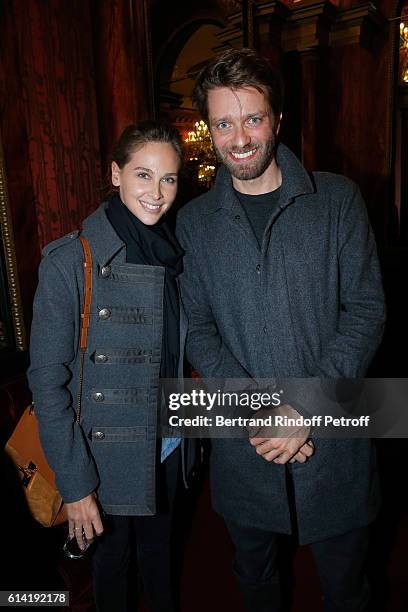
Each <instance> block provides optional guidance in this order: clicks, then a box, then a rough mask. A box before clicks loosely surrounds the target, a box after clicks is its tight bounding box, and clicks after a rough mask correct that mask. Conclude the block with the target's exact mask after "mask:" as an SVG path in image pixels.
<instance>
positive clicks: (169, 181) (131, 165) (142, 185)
mask: <svg viewBox="0 0 408 612" xmlns="http://www.w3.org/2000/svg"><path fill="white" fill-rule="evenodd" d="M179 167H180V161H179V157H178V155H177V153H176V151H175V149H174V147H173V145H171V144H170V143H167V142H147V143H146V144H144V145H143V146H141V147H140V148H138V149H136V150H135V151H134V152H133V153H132V156H131V158H130V160H129V161H128V163H127V164H125V165H124V166H123V168H119V166H118V165H117V163H116V162H112V183H113V185H114V186H115V187H119V193H120V197H121V199H122V202H123V203H124V204H125V205H126V206H127V207H128V209H129V210H130V212H132V213H133V214H134V215H135V216H136V217H137V218H138V219H139V221H141V222H142V223H144V224H145V225H154V224H155V223H157V221H158V220H159V219H160V217H161V216H162V215H164V213H165V212H167V211H168V210H169V208H170V206H171V205H172V204H173V202H174V199H175V197H176V194H177V175H178V171H179Z"/></svg>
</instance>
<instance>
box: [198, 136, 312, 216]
mask: <svg viewBox="0 0 408 612" xmlns="http://www.w3.org/2000/svg"><path fill="white" fill-rule="evenodd" d="M276 161H277V163H278V166H279V167H280V169H281V172H282V188H281V194H280V199H279V206H280V207H281V208H285V207H286V206H287V205H288V204H290V203H291V202H293V200H294V199H295V198H296V197H298V196H301V195H304V194H307V193H314V192H315V187H314V185H313V182H312V180H311V178H310V176H309V173H308V172H307V171H306V170H305V168H304V167H303V166H302V164H301V163H300V161H299V160H298V158H297V157H296V155H294V153H292V151H291V150H290V149H289V148H288V147H287V146H285V145H284V144H282V143H280V144H279V145H278V146H277V149H276ZM236 203H237V197H236V195H235V192H234V189H233V187H232V180H231V175H230V173H229V172H228V170H227V168H226V167H225V166H221V168H220V170H219V171H218V174H217V178H216V181H215V186H214V194H213V197H212V199H211V203H210V205H209V207H208V209H207V212H208V213H212V212H215V211H216V210H218V209H220V208H226V209H232V208H233V207H234V206H235V205H236Z"/></svg>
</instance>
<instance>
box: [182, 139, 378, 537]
mask: <svg viewBox="0 0 408 612" xmlns="http://www.w3.org/2000/svg"><path fill="white" fill-rule="evenodd" d="M277 162H278V165H279V167H280V169H281V172H282V177H283V181H282V187H281V190H280V200H279V206H278V208H277V210H276V211H274V213H273V214H272V216H271V218H270V219H269V222H268V225H267V227H266V229H265V233H264V237H263V243H262V248H261V249H260V248H259V246H258V243H257V240H256V238H255V235H254V233H253V231H252V228H251V226H250V224H249V221H248V220H247V217H246V214H245V212H244V210H243V209H242V207H241V205H240V202H239V200H238V198H237V197H236V195H235V193H234V190H233V188H232V183H231V177H230V175H229V173H228V171H227V170H226V169H225V167H221V169H220V171H219V173H218V176H217V179H216V184H215V186H214V188H213V189H211V190H210V191H209V192H208V193H206V194H204V195H202V196H200V197H199V198H197V199H195V200H193V201H192V202H190V203H189V204H188V205H186V206H185V207H184V208H183V209H182V210H181V211H180V213H179V216H178V225H177V228H178V229H177V234H178V238H179V241H180V243H181V245H182V246H183V248H184V249H185V252H186V253H185V259H184V272H183V275H182V277H181V280H180V286H181V295H182V300H183V305H184V308H185V311H186V314H187V317H188V324H189V330H188V335H187V344H186V349H187V357H188V359H189V361H190V362H191V364H192V365H193V366H194V368H195V369H196V370H197V371H198V373H199V374H200V375H201V376H202V377H207V378H241V377H244V378H251V377H253V378H257V379H258V378H276V377H351V378H352V377H361V376H364V374H365V372H366V369H367V367H368V365H369V364H370V361H371V360H372V358H373V356H374V353H375V351H376V349H377V347H378V345H379V342H380V340H381V337H382V333H383V325H384V320H385V307H384V296H383V290H382V283H381V276H380V271H379V265H378V261H377V254H376V247H375V242H374V238H373V233H372V230H371V228H370V225H369V222H368V218H367V214H366V210H365V206H364V203H363V201H362V198H361V195H360V192H359V190H358V188H357V187H356V185H355V184H353V183H352V182H351V181H350V180H348V179H346V178H344V177H342V176H337V175H334V174H330V173H323V172H322V173H320V172H319V173H313V174H309V173H308V172H306V170H305V169H304V168H303V166H302V165H301V163H300V162H299V160H298V159H297V158H296V157H295V155H294V154H293V153H292V152H291V151H290V150H289V149H288V148H287V147H285V146H284V145H283V144H279V145H278V148H277ZM300 403H302V401H301V402H300ZM304 408H305V409H306V410H305V412H306V414H307V413H308V412H309V410H310V412H313V406H311V405H310V406H307V402H306V405H304ZM315 447H316V451H315V454H314V456H313V457H312V458H311V459H310V460H308V461H307V462H306V463H304V464H300V463H295V464H293V467H292V474H293V484H294V495H295V501H296V514H297V523H298V525H297V527H298V531H299V538H300V542H302V543H310V542H314V541H318V540H321V539H325V538H328V537H331V536H334V535H338V534H341V533H344V532H346V531H348V530H350V529H353V528H357V527H360V526H363V525H367V524H368V523H369V522H370V521H371V520H372V519H373V518H374V516H375V513H376V511H377V507H378V488H377V479H376V472H375V455H374V450H373V447H372V444H371V442H370V441H369V440H356V439H354V440H352V439H342V440H333V439H332V440H327V439H326V440H323V439H316V440H315ZM211 487H212V497H213V504H214V508H215V510H216V511H218V512H219V513H220V514H222V515H223V516H224V517H225V518H227V519H229V520H233V521H235V522H238V523H241V524H245V525H248V526H253V527H258V528H261V529H269V530H273V531H276V532H280V533H291V531H292V527H293V526H292V524H291V520H290V513H289V504H288V491H287V485H286V478H285V467H284V466H281V465H278V464H274V463H273V462H271V463H270V462H267V461H265V460H264V459H263V458H262V457H260V456H258V455H257V454H256V452H255V449H254V448H253V447H252V446H251V445H250V444H249V443H248V441H247V440H245V439H244V440H243V439H228V440H227V439H216V440H213V441H212V454H211Z"/></svg>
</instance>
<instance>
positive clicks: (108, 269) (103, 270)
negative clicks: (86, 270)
mask: <svg viewBox="0 0 408 612" xmlns="http://www.w3.org/2000/svg"><path fill="white" fill-rule="evenodd" d="M111 271H112V270H111V267H110V266H103V268H101V276H102V277H103V278H108V276H110V275H111Z"/></svg>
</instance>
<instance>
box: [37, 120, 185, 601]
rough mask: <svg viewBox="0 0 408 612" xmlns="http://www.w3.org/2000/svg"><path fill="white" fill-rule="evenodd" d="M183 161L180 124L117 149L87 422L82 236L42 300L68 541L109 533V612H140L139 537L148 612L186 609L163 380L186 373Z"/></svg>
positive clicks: (101, 592)
mask: <svg viewBox="0 0 408 612" xmlns="http://www.w3.org/2000/svg"><path fill="white" fill-rule="evenodd" d="M181 160H182V151H181V146H180V139H179V136H178V133H177V131H176V130H175V129H174V128H171V127H169V126H163V125H160V124H155V123H150V122H145V123H139V124H137V125H131V126H128V127H127V128H126V129H125V130H124V132H123V134H122V135H121V137H120V139H119V142H118V144H117V146H116V148H115V151H114V154H113V162H112V183H113V185H114V187H116V188H117V191H116V192H115V193H114V194H113V195H112V197H111V198H110V199H109V201H108V202H105V203H103V204H102V205H101V206H100V207H99V208H98V209H97V210H96V211H95V212H94V213H93V214H91V215H90V216H89V217H88V218H87V219H86V220H85V221H84V223H83V230H82V232H81V233H82V235H83V236H84V237H85V238H86V239H87V241H88V243H89V246H90V249H91V253H92V258H93V265H92V306H91V319H90V328H89V333H88V343H87V350H86V354H85V356H84V362H83V383H82V394H81V398H82V399H81V417H80V424H78V423H75V411H76V395H77V390H78V383H79V382H80V381H79V380H78V378H79V370H80V366H79V362H80V351H79V349H78V347H79V334H80V321H81V312H82V308H83V290H84V274H83V260H84V255H83V249H82V245H81V242H80V240H79V235H80V232H78V231H77V232H73V233H71V234H69V235H68V236H65V237H64V238H61V239H59V240H57V241H55V242H53V243H51V244H49V245H48V246H47V247H46V248H45V249H44V252H43V255H44V257H43V260H42V262H41V266H40V273H39V285H38V289H37V293H36V297H35V302H34V318H33V326H32V336H31V366H30V370H29V381H30V386H31V389H32V392H33V399H34V402H35V405H36V413H37V416H38V419H39V423H40V434H41V440H42V443H43V446H44V449H45V452H46V454H47V457H48V460H49V462H50V465H51V466H52V468H53V469H54V471H55V473H56V479H57V486H58V488H59V491H60V492H61V495H62V497H63V499H64V501H65V503H66V507H67V511H68V519H69V533H70V536H72V537H75V538H76V540H77V542H78V545H79V546H80V547H81V548H82V549H83V548H84V545H85V543H86V542H90V541H92V540H93V538H94V536H95V534H96V535H97V536H100V537H98V539H97V545H96V546H95V549H94V551H93V555H92V556H93V580H94V591H95V599H96V603H97V608H98V610H106V611H109V612H112V610H115V612H121V611H122V610H123V611H125V610H127V609H128V607H127V606H128V602H127V596H128V593H127V591H128V588H127V569H128V563H129V554H130V543H131V540H134V542H135V544H136V549H137V559H138V566H139V571H140V574H141V577H142V580H143V583H144V589H145V593H146V598H147V602H148V606H149V610H150V611H151V612H161V611H163V612H164V611H165V612H170V611H172V610H174V604H173V601H172V595H171V588H170V556H169V540H170V517H171V508H172V506H173V501H174V495H175V490H176V484H177V472H178V465H179V458H180V449H181V448H182V450H183V452H184V450H185V449H184V445H181V444H180V440H178V439H163V440H161V439H157V431H156V429H157V406H158V381H159V377H161V378H175V377H177V375H178V374H180V373H181V372H182V366H180V363H181V361H182V355H181V354H180V348H179V347H180V346H182V345H183V341H184V337H185V328H184V322H181V324H180V318H179V301H178V290H177V284H176V277H177V275H178V274H179V273H180V271H181V269H182V251H181V249H180V247H179V245H178V243H177V241H176V239H175V238H174V236H173V234H172V232H171V231H170V229H169V227H168V225H167V223H166V220H165V217H164V215H165V214H166V212H167V211H168V210H169V209H170V207H171V205H172V204H173V202H174V199H175V197H176V193H177V178H178V172H179V169H180V165H181ZM180 327H181V330H180ZM180 338H181V342H180ZM101 509H102V510H103V512H101Z"/></svg>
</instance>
